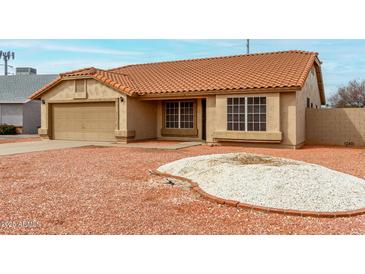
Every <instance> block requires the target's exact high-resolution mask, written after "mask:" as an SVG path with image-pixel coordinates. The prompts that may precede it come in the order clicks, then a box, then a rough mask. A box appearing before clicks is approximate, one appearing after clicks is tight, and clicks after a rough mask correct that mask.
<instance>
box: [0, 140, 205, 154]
mask: <svg viewBox="0 0 365 274" xmlns="http://www.w3.org/2000/svg"><path fill="white" fill-rule="evenodd" d="M201 144H202V143H201V142H169V141H155V140H152V141H143V142H134V143H129V144H118V143H112V142H88V141H62V140H43V141H34V142H32V139H24V142H11V143H1V140H0V156H2V155H12V154H18V153H27V152H35V151H46V150H53V149H64V148H75V147H85V146H103V147H125V148H146V149H162V150H177V149H183V148H187V147H192V146H199V145H201Z"/></svg>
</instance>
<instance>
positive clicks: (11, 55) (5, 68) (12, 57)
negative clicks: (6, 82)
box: [0, 50, 15, 75]
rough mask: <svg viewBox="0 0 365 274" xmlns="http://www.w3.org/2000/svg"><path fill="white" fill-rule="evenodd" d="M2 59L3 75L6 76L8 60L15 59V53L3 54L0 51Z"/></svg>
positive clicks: (3, 52)
mask: <svg viewBox="0 0 365 274" xmlns="http://www.w3.org/2000/svg"><path fill="white" fill-rule="evenodd" d="M1 58H2V59H4V75H8V66H9V65H8V61H9V60H10V59H13V60H14V59H15V52H10V51H8V52H5V51H2V50H0V59H1Z"/></svg>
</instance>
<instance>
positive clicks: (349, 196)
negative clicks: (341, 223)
mask: <svg viewBox="0 0 365 274" xmlns="http://www.w3.org/2000/svg"><path fill="white" fill-rule="evenodd" d="M158 171H160V172H164V173H168V174H171V175H175V176H181V177H185V178H188V179H190V180H192V181H194V182H196V183H198V184H199V186H200V187H201V188H202V189H203V190H204V191H205V192H207V193H208V194H211V195H214V196H216V197H220V198H224V199H229V200H236V201H239V202H242V203H247V204H252V205H257V206H264V207H270V208H280V209H291V210H301V211H316V212H339V211H350V210H357V209H360V208H365V180H364V179H361V178H358V177H355V176H352V175H349V174H345V173H342V172H338V171H335V170H332V169H329V168H326V167H323V166H320V165H316V164H309V163H305V162H300V161H295V160H289V159H283V158H278V157H269V156H261V155H255V154H250V153H229V154H213V155H204V156H197V157H190V158H185V159H181V160H178V161H175V162H172V163H169V164H166V165H163V166H161V167H160V168H159V169H158Z"/></svg>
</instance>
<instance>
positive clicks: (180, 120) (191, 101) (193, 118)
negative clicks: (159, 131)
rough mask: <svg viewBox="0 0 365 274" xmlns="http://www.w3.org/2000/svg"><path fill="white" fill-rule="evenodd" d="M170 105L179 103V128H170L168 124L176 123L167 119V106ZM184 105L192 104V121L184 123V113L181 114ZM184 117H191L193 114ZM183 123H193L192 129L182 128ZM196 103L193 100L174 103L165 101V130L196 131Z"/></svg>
mask: <svg viewBox="0 0 365 274" xmlns="http://www.w3.org/2000/svg"><path fill="white" fill-rule="evenodd" d="M169 103H177V104H178V107H177V109H178V113H177V117H178V120H177V124H178V127H168V126H167V124H168V123H169V122H175V121H168V119H167V104H169ZM182 103H191V109H192V120H191V121H190V120H189V121H186V120H185V121H182V119H181V118H182V117H181V116H182V113H181V104H182ZM184 115H187V116H190V115H191V114H190V113H189V114H184ZM182 123H192V127H182V126H181V125H182ZM195 123H196V122H195V102H194V101H193V100H176V101H175V100H174V101H165V102H164V126H163V127H164V128H166V129H172V130H191V129H195V126H196V124H195Z"/></svg>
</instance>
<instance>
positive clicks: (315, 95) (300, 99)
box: [296, 67, 321, 144]
mask: <svg viewBox="0 0 365 274" xmlns="http://www.w3.org/2000/svg"><path fill="white" fill-rule="evenodd" d="M307 98H309V100H310V103H311V104H312V105H313V108H321V98H320V93H319V87H318V81H317V75H316V71H315V68H314V67H312V69H311V71H310V72H309V75H308V78H307V80H306V82H305V84H304V87H303V88H302V90H299V91H297V92H296V106H297V111H296V112H297V113H296V125H297V126H296V128H297V132H296V143H297V144H302V143H304V142H305V139H306V136H305V125H306V120H305V110H306V108H307Z"/></svg>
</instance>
